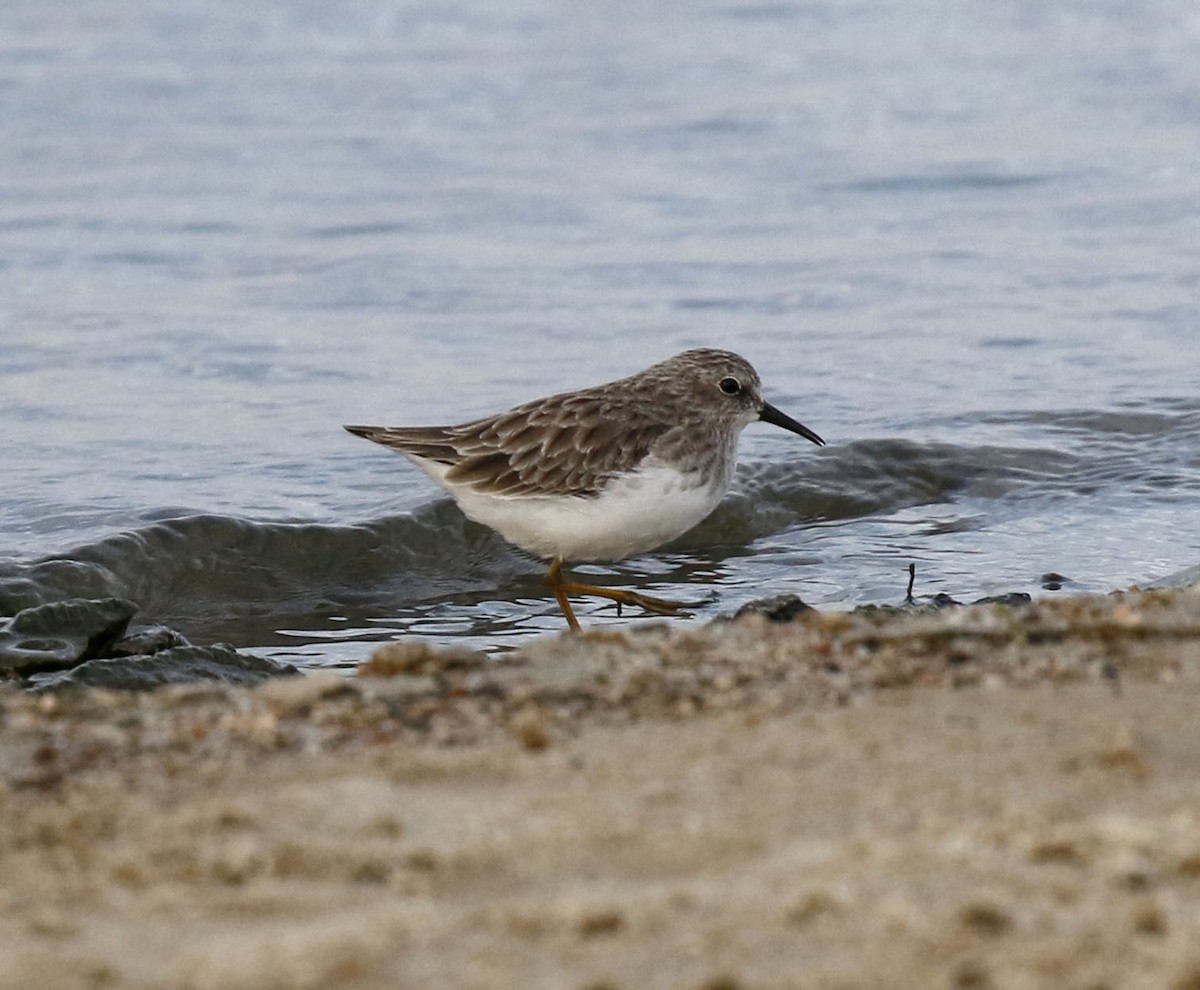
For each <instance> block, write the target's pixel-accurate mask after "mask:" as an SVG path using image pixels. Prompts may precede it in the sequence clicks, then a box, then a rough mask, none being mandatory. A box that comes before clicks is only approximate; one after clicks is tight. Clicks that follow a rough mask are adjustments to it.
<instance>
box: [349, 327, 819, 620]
mask: <svg viewBox="0 0 1200 990" xmlns="http://www.w3.org/2000/svg"><path fill="white" fill-rule="evenodd" d="M755 420H762V421H763V422H766V423H772V424H774V425H775V426H781V427H783V428H784V429H785V430H791V431H792V432H793V433H797V434H799V435H800V436H802V437H804V438H805V439H807V440H811V441H812V442H813V443H815V444H819V445H823V444H824V442H825V441H824V440H822V439H821V438H820V437H819V436H817V434H815V433H814V432H813V431H812V430H810V429H809V428H808V427H807V426H802V425H801V424H800V423H797V422H796V421H795V420H794V419H792V418H791V417H790V416H786V415H784V414H783V413H781V412H780V411H779V410H778V409H776V408H775V407H774V406H772V405H771V404H770V403H769V402H766V401H765V400H764V399H763V397H762V391H761V382H760V381H759V378H758V374H757V373H756V372H755V370H754V369H753V368H752V367H751V366H750V364H749V362H748V361H746V359H745V358H743V357H740V356H739V355H737V354H734V353H732V352H730V351H721V350H716V349H713V348H697V349H695V350H690V351H684V352H683V353H682V354H677V355H676V356H675V357H673V358H668V359H667V360H666V361H662V362H660V363H659V364H656V365H654V366H652V367H650V368H647V369H646V370H645V371H641V372H638V373H637V374H636V375H630V376H629V377H628V378H622V379H619V380H618V381H615V382H608V383H606V384H604V385H596V386H593V387H592V388H585V389H580V390H579V391H577V392H561V393H559V394H558V395H551V396H549V397H547V398H545V399H535V400H534V401H533V402H527V403H525V404H524V405H520V406H517V407H516V408H514V409H510V410H509V411H508V412H502V413H498V414H497V415H495V416H487V417H485V418H483V419H476V420H473V421H471V422H470V423H463V424H461V425H460V426H347V427H346V429H347V430H349V431H350V432H351V433H354V434H357V435H358V436H360V437H366V438H367V439H368V440H374V441H375V442H376V443H381V444H383V445H384V446H385V447H391V448H392V449H394V450H398V451H400V453H402V454H404V455H405V456H406V457H408V458H409V460H411V461H413V463H415V464H416V465H417V466H418V467H420V468H421V469H422V470H424V471H425V473H426V474H428V475H429V476H430V477H431V478H433V480H434V481H436V482H437V483H438V484H439V485H441V486H442V487H443V488H444V489H446V491H448V492H449V493H450V494H451V495H453V496H454V499H455V501H456V502H458V505H459V507H460V508H461V509H462V511H463V513H464V514H465V515H466V516H467V517H468V518H470V519H474V520H475V521H476V522H479V523H482V524H483V525H485V526H490V527H491V528H492V529H494V530H496V531H497V532H498V533H499V534H500V535H501V536H503V537H504V538H505V539H506V540H508V541H509V542H510V543H515V544H516V545H517V546H519V547H521V548H522V549H523V550H527V551H528V552H530V553H532V554H535V555H536V556H538V557H541V558H543V559H545V560H549V561H550V569H549V570H548V571H547V572H546V578H545V581H546V586H547V587H548V588H549V589H550V590H551V591H552V592H553V593H554V597H555V598H556V599H557V600H558V604H559V607H560V608H561V609H562V612H563V615H564V616H566V619H567V624H568V625H569V626H570V627H571V628H572V629H575V630H577V629H579V622H578V620H577V619H576V618H575V613H574V612H573V611H572V609H571V603H570V601H569V600H568V596H569V595H593V596H598V597H601V598H608V599H610V600H612V601H614V602H616V603H617V604H618V606H620V605H637V606H640V607H641V608H644V609H647V610H648V611H651V612H656V613H659V614H663V615H669V614H673V613H675V612H677V611H678V610H679V609H681V608H683V607H684V606H685V603H683V602H673V601H666V600H664V599H661V598H651V597H649V596H647V595H639V594H637V593H636V592H632V591H622V590H619V589H614V588H599V587H596V586H594V585H589V584H580V583H578V582H575V581H571V580H568V578H567V576H566V573H565V571H564V565H565V564H567V563H569V562H573V561H589V560H590V561H611V560H621V559H623V558H625V557H630V556H633V555H634V554H639V553H645V552H646V551H648V550H653V549H654V548H656V547H659V546H662V545H663V544H664V543H667V542H668V541H670V540H673V539H674V538H675V537H677V536H680V535H682V534H683V533H685V532H687V530H689V529H691V528H692V527H693V526H695V525H696V524H697V523H698V522H700V521H701V520H702V519H704V518H705V517H706V516H707V515H708V514H709V513H710V512H712V511H713V509H715V508H716V507H717V503H719V502H720V501H721V499H722V498H723V497H724V495H725V492H726V491H728V489H729V483H730V481H731V480H732V478H733V471H734V467H735V463H736V459H737V441H738V436H739V435H740V434H741V432H742V429H743V428H744V427H746V426H747V425H748V424H750V423H752V422H754V421H755Z"/></svg>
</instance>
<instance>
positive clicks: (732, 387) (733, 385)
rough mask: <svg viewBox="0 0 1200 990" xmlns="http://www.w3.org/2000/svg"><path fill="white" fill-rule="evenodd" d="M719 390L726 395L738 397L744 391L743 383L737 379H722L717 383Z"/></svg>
mask: <svg viewBox="0 0 1200 990" xmlns="http://www.w3.org/2000/svg"><path fill="white" fill-rule="evenodd" d="M717 388H719V389H720V390H721V391H722V392H724V393H725V394H726V395H737V394H738V392H740V391H741V390H742V383H741V382H739V381H738V380H737V379H736V378H722V379H721V380H720V381H719V382H717Z"/></svg>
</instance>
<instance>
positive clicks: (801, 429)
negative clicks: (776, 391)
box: [758, 402, 825, 447]
mask: <svg viewBox="0 0 1200 990" xmlns="http://www.w3.org/2000/svg"><path fill="white" fill-rule="evenodd" d="M758 418H759V419H761V420H762V421H763V422H764V423H770V424H771V425H772V426H782V427H783V428H784V429H785V430H791V431H792V432H793V433H798V434H800V436H802V437H804V439H805V440H811V441H812V442H813V443H815V444H816V445H817V446H818V447H824V446H825V441H824V440H822V439H821V438H820V437H819V436H817V435H816V434H815V433H813V431H812V430H810V429H809V428H808V427H807V426H805V425H803V424H802V423H797V422H796V421H795V420H794V419H792V417H791V416H788V415H786V414H785V413H781V412H780V411H779V410H778V409H776V408H775V407H774V406H773V405H771V403H769V402H764V403H763V406H762V412H760V413H759V414H758Z"/></svg>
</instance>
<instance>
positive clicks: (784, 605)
mask: <svg viewBox="0 0 1200 990" xmlns="http://www.w3.org/2000/svg"><path fill="white" fill-rule="evenodd" d="M812 611H814V609H813V607H812V606H811V605H807V604H805V603H804V602H803V601H801V600H800V596H799V595H793V594H790V593H785V594H781V595H772V596H771V597H769V598H758V599H756V600H754V601H752V602H746V604H745V605H743V606H742V607H741V608H739V609H738V610H737V611H736V612H734V613H733V617H734V618H735V619H740V618H742V617H743V616H745V615H761V616H762V617H763V618H764V619H766V620H767V621H768V622H791V621H792V620H793V619H794V618H796V616H798V615H799V614H800V613H802V612H812Z"/></svg>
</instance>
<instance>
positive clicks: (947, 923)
mask: <svg viewBox="0 0 1200 990" xmlns="http://www.w3.org/2000/svg"><path fill="white" fill-rule="evenodd" d="M1198 701H1200V591H1198V590H1197V589H1195V588H1193V589H1185V590H1181V591H1153V592H1128V593H1121V594H1114V595H1109V596H1103V597H1078V598H1056V599H1053V600H1042V601H1038V602H1035V603H1033V604H1031V605H1028V606H1023V607H1020V608H1009V607H1005V606H997V605H990V606H971V607H964V608H955V609H946V610H942V611H938V612H933V613H927V614H919V615H905V614H884V613H880V614H858V613H856V614H850V613H815V612H813V613H804V614H802V615H800V616H799V617H797V618H796V619H795V620H793V621H792V622H788V623H769V622H767V621H765V620H764V619H762V618H760V617H751V618H747V619H742V620H738V621H734V622H717V623H712V624H710V625H707V626H704V627H700V628H688V629H678V630H672V629H671V628H670V627H669V626H668V625H666V624H662V625H655V624H651V625H639V626H637V627H635V628H630V629H629V630H615V631H614V630H611V629H605V630H598V631H594V632H585V633H584V634H583V635H581V636H578V637H575V638H572V637H569V636H565V635H563V636H553V637H546V638H543V639H539V640H536V641H534V642H532V643H529V644H527V645H526V646H525V647H523V648H521V649H520V650H518V651H517V652H516V653H514V654H511V655H509V657H507V658H506V660H505V662H503V663H496V662H494V661H491V660H487V659H486V658H483V657H482V655H480V654H474V653H471V652H469V651H465V650H455V649H438V648H436V647H433V646H431V645H429V644H422V643H415V642H410V643H401V644H392V645H391V646H389V647H385V648H383V649H381V650H380V651H378V652H377V654H376V657H375V659H374V660H373V661H371V662H370V663H369V664H367V665H364V666H363V667H360V669H359V672H358V676H357V677H354V678H350V679H347V678H345V677H343V676H340V675H337V674H333V673H329V674H310V675H307V676H305V677H301V678H287V679H280V680H274V681H270V682H268V683H266V684H264V685H262V686H259V687H257V688H245V687H231V686H226V685H220V684H212V683H199V684H192V685H181V686H169V687H165V688H160V689H158V690H155V691H153V692H147V693H126V692H115V691H107V690H103V689H79V690H72V691H64V692H62V693H59V694H44V695H40V696H39V695H32V694H28V693H21V692H19V691H17V690H15V689H13V688H11V687H5V688H4V689H3V690H0V876H3V877H4V878H5V881H4V883H3V885H2V886H0V987H4V988H7V987H13V988H16V987H29V986H39V987H58V986H62V987H68V986H103V987H130V988H141V987H146V988H149V987H161V986H163V985H170V986H179V987H187V988H197V990H199V988H208V987H212V988H216V987H221V988H230V987H235V988H236V987H246V988H251V987H253V988H256V990H257V988H274V987H278V988H293V987H294V988H308V987H312V988H317V987H320V988H328V987H346V988H373V987H395V986H454V987H474V986H478V987H485V986H533V987H541V986H545V987H563V986H567V987H580V988H584V987H587V988H593V990H599V988H600V987H606V988H612V990H616V988H625V987H629V988H635V987H637V988H643V987H650V988H658V987H663V988H667V987H671V988H676V987H684V988H697V990H701V988H706V990H717V988H725V990H730V988H750V987H780V988H782V987H830V988H835V987H836V988H842V987H845V988H848V987H856V986H864V985H886V986H889V987H912V988H914V990H915V988H918V987H921V988H926V987H962V988H967V987H1004V986H1014V987H1016V986H1084V985H1088V986H1107V987H1114V988H1115V987H1143V986H1144V987H1147V988H1150V987H1155V988H1161V987H1167V988H1171V990H1175V988H1178V990H1187V988H1192V987H1196V986H1200V908H1198V907H1197V905H1200V734H1197V733H1196V732H1195V724H1196V719H1195V713H1196V711H1197V702H1198Z"/></svg>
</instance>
